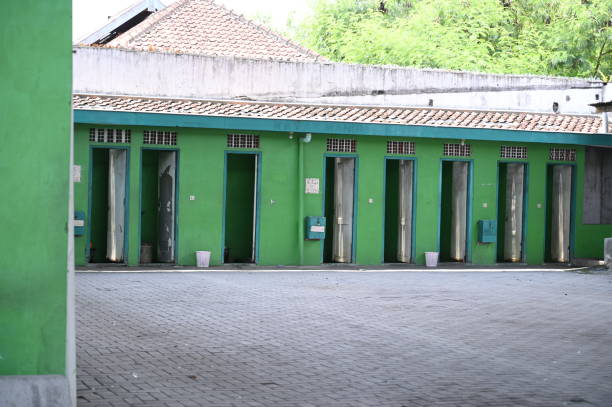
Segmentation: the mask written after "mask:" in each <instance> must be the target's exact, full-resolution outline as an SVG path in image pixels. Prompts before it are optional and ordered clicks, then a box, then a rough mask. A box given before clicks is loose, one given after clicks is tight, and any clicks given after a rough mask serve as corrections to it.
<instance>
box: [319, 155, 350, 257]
mask: <svg viewBox="0 0 612 407" xmlns="http://www.w3.org/2000/svg"><path fill="white" fill-rule="evenodd" d="M328 158H353V159H355V170H354V171H355V172H354V185H353V230H352V234H351V239H352V242H351V263H355V261H356V260H355V259H356V258H357V253H355V249H356V247H357V209H358V205H357V197H358V196H359V195H358V193H357V192H358V189H359V187H358V186H359V156H358V155H357V154H333V153H332V154H327V153H326V154H324V155H323V186H322V188H323V211H322V213H323V214H324V215H325V203H326V202H325V195H326V194H325V191H326V185H327V159H328ZM326 223H327V225H328V226H327V228H329V225H330V223H329V222H326ZM327 236H328V233H325V238H326V239H327ZM331 238H332V239H333V236H331ZM324 252H325V240H321V264H323V263H324Z"/></svg>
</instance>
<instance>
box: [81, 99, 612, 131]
mask: <svg viewBox="0 0 612 407" xmlns="http://www.w3.org/2000/svg"><path fill="white" fill-rule="evenodd" d="M73 95H74V96H78V97H99V98H122V99H146V100H162V101H190V102H200V103H225V104H242V105H270V106H281V105H289V106H303V107H315V108H317V107H329V108H350V109H368V110H375V109H376V110H386V109H394V110H422V111H426V110H429V111H438V112H441V111H445V112H472V113H491V114H496V113H497V114H504V113H507V114H524V115H539V116H551V117H567V116H569V117H586V118H593V119H601V117H600V115H598V114H596V113H593V114H585V113H550V112H535V111H528V110H527V111H526V110H487V109H473V108H472V109H469V108H466V109H462V108H456V107H435V106H397V105H354V104H353V105H351V104H346V105H344V104H328V103H300V102H273V101H258V100H241V99H197V98H188V97H182V98H181V97H164V96H134V95H120V94H113V95H111V94H99V93H81V92H78V93H76V92H75V93H74V94H73ZM611 125H612V123H611Z"/></svg>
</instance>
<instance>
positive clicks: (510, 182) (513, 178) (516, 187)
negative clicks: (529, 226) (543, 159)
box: [504, 163, 525, 262]
mask: <svg viewBox="0 0 612 407" xmlns="http://www.w3.org/2000/svg"><path fill="white" fill-rule="evenodd" d="M524 190H525V165H524V164H520V163H509V164H506V202H505V205H506V213H505V219H504V261H509V262H519V261H521V259H522V251H523V193H524Z"/></svg>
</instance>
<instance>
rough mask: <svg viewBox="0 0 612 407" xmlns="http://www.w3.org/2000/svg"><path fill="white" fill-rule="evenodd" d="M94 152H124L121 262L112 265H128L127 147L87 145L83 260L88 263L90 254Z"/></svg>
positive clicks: (128, 200)
mask: <svg viewBox="0 0 612 407" xmlns="http://www.w3.org/2000/svg"><path fill="white" fill-rule="evenodd" d="M94 150H125V151H126V161H125V166H126V171H125V201H124V203H123V205H124V208H125V209H124V212H125V214H124V219H123V223H124V225H123V230H124V231H125V232H124V235H123V261H122V262H121V263H112V264H122V265H126V264H128V253H129V252H130V251H129V232H130V229H129V227H130V221H129V218H130V147H129V146H109V145H101V146H94V145H91V144H90V145H89V176H88V184H89V185H88V191H87V201H88V202H87V244H86V245H85V259H87V263H89V258H90V254H91V250H90V249H91V247H90V246H91V211H92V198H93V172H94V166H93V151H94Z"/></svg>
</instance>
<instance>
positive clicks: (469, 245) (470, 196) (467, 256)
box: [436, 158, 474, 264]
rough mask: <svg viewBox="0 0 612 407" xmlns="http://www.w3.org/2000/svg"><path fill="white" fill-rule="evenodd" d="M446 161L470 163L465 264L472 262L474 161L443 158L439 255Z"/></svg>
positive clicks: (439, 201) (440, 178) (439, 209)
mask: <svg viewBox="0 0 612 407" xmlns="http://www.w3.org/2000/svg"><path fill="white" fill-rule="evenodd" d="M446 161H461V162H466V163H468V188H467V211H466V212H467V214H466V218H467V219H466V228H465V234H466V236H465V264H468V263H471V262H472V204H473V202H472V200H473V197H474V191H473V188H474V160H473V159H461V158H441V159H440V168H439V174H438V178H439V181H438V241H437V242H436V248H437V251H438V253H439V252H440V237H441V229H440V227H441V224H442V168H443V167H442V166H443V165H444V162H446Z"/></svg>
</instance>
